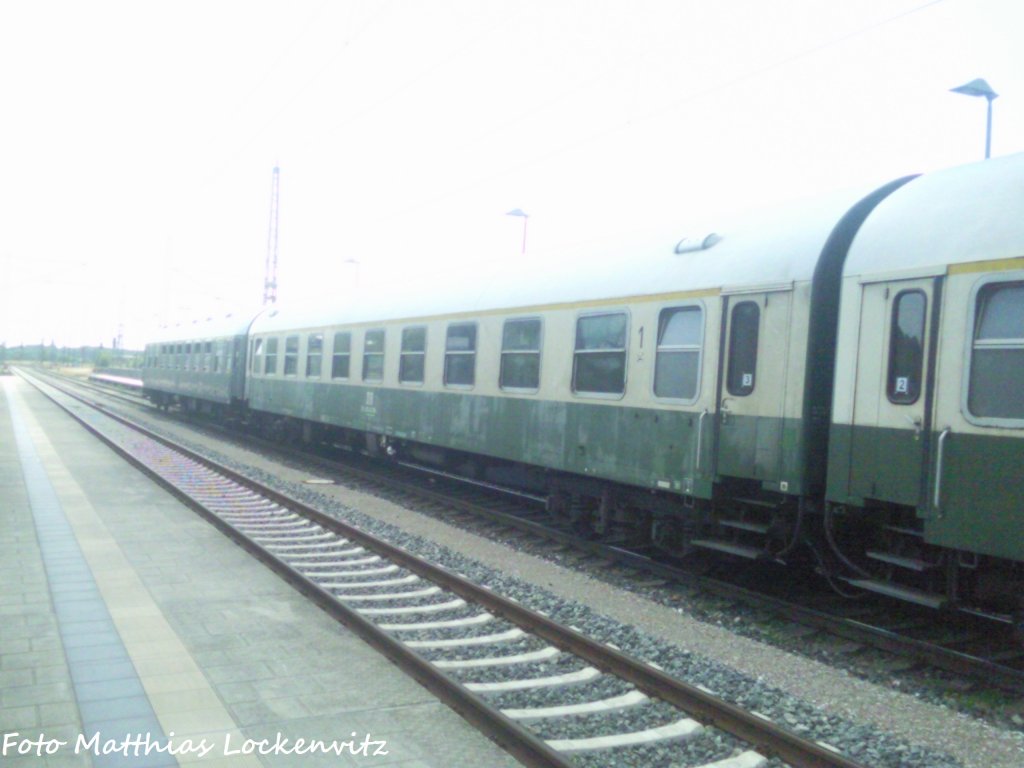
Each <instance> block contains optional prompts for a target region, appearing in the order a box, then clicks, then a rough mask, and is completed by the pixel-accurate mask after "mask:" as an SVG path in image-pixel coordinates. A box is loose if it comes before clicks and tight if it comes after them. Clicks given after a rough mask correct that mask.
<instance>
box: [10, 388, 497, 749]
mask: <svg viewBox="0 0 1024 768" xmlns="http://www.w3.org/2000/svg"><path fill="white" fill-rule="evenodd" d="M0 584H2V586H3V588H2V590H0V740H2V741H0V754H2V756H0V763H2V764H3V765H4V766H5V768H8V767H9V768H19V767H20V766H33V768H34V767H36V766H42V765H47V766H89V765H95V766H133V767H134V766H147V767H148V766H173V765H191V764H194V763H195V764H201V765H204V766H211V767H212V766H218V767H220V766H224V767H228V766H230V767H231V768H234V767H235V766H271V767H277V766H303V768H305V767H307V766H309V767H310V768H313V767H315V766H326V765H331V766H389V767H393V768H399V767H400V768H426V767H428V766H431V767H433V766H438V767H441V766H444V767H446V768H447V767H448V766H484V765H486V766H494V767H496V768H501V767H503V766H512V765H516V763H515V761H514V760H513V759H512V758H511V757H510V756H508V755H507V754H506V753H505V752H503V751H502V750H501V749H500V748H498V747H497V746H496V745H494V744H492V743H491V742H489V741H488V740H487V739H485V738H484V737H483V736H481V735H480V734H478V733H477V732H476V731H474V730H473V729H472V727H471V726H470V725H468V724H467V723H465V722H464V721H463V720H462V719H461V718H460V717H459V716H458V715H457V714H455V713H454V712H452V711H451V710H450V709H448V708H447V707H445V706H444V705H443V704H441V703H439V702H438V701H437V700H436V699H434V697H433V696H432V695H431V694H430V693H429V692H427V691H426V690H425V689H423V688H421V687H420V686H419V685H418V684H417V683H416V682H414V681H413V680H411V679H409V678H408V677H406V676H405V675H404V674H403V673H401V672H400V671H399V670H398V669H396V668H395V667H394V666H392V665H391V664H390V662H388V661H387V660H386V659H384V658H382V657H381V656H379V655H378V654H377V653H376V652H374V651H373V650H372V649H370V648H369V647H368V646H366V645H365V644H364V643H363V642H362V641H361V640H360V639H359V638H358V637H356V636H355V635H354V634H352V633H350V632H349V631H348V630H347V629H346V628H345V627H343V626H342V625H339V624H337V623H336V622H335V621H333V620H332V619H331V618H329V617H328V616H327V615H326V614H325V613H323V612H322V611H320V610H319V609H318V608H316V607H315V606H313V605H312V604H311V603H309V602H308V601H307V600H306V599H305V598H303V597H302V596H301V595H299V594H298V593H297V592H295V591H294V590H293V589H292V588H291V587H289V586H288V585H287V584H286V583H284V582H283V581H282V580H280V579H279V578H278V577H277V576H276V575H275V574H273V573H272V572H271V571H270V570H268V569H267V568H265V567H264V566H263V565H262V564H260V563H259V562H257V561H256V560H255V559H253V558H251V557H250V556H249V555H248V554H246V553H245V551H243V550H242V549H241V548H239V547H238V546H236V545H235V544H233V543H232V542H230V541H229V540H228V539H227V538H225V537H224V536H223V535H221V534H220V533H219V532H218V531H216V530H215V529H214V528H213V527H212V526H210V525H208V524H207V523H206V522H204V521H203V520H202V519H201V518H199V517H198V516H197V515H196V514H195V513H194V512H192V511H191V510H190V509H188V508H187V507H185V506H184V505H182V504H181V503H180V502H179V501H178V500H176V499H174V498H173V497H172V496H170V495H169V494H167V493H166V492H165V491H164V490H163V489H161V488H160V487H159V486H157V485H156V484H155V483H153V482H152V481H151V480H149V479H148V478H146V477H145V476H143V475H142V474H140V473H139V472H138V471H137V470H136V469H134V468H133V467H131V466H129V465H128V464H126V463H125V462H124V461H123V460H122V459H120V458H119V457H118V456H117V455H116V454H114V453H113V452H112V451H111V450H110V449H109V448H107V447H106V446H105V445H103V444H102V443H100V442H99V441H98V440H97V439H96V438H95V437H93V436H92V435H91V434H89V433H88V432H87V431H85V430H84V429H83V428H81V427H80V426H78V424H77V423H75V422H74V421H73V420H72V419H71V418H70V417H68V416H67V415H66V414H65V413H64V412H63V411H61V410H60V409H59V408H57V407H56V406H55V405H53V404H52V403H51V402H50V401H49V400H47V399H46V398H44V397H43V396H42V395H41V394H40V393H38V392H37V391H36V390H35V389H33V388H32V387H31V386H30V385H29V384H27V383H26V382H24V381H23V380H21V379H18V378H15V377H8V376H4V377H2V378H0Z"/></svg>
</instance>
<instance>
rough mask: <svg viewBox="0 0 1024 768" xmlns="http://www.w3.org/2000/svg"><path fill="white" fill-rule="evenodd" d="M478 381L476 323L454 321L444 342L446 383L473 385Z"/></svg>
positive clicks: (448, 384)
mask: <svg viewBox="0 0 1024 768" xmlns="http://www.w3.org/2000/svg"><path fill="white" fill-rule="evenodd" d="M475 381H476V323H452V324H451V325H449V326H448V334H447V336H446V338H445V343H444V383H445V384H446V385H447V386H455V387H471V386H473V383H474V382H475Z"/></svg>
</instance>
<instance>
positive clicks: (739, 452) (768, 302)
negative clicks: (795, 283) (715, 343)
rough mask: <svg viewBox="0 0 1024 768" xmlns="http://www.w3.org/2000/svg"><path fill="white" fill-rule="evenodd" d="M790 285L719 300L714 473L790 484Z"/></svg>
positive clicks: (767, 484) (773, 483)
mask: <svg viewBox="0 0 1024 768" xmlns="http://www.w3.org/2000/svg"><path fill="white" fill-rule="evenodd" d="M792 303H793V292H792V289H791V286H786V287H785V289H780V290H775V291H764V292H756V293H754V292H750V293H746V292H745V293H736V294H732V295H729V296H727V297H726V298H725V299H724V302H723V311H724V313H725V316H724V318H723V323H722V328H723V333H724V346H723V353H724V354H723V358H722V363H721V367H720V374H719V386H718V392H719V394H718V398H719V400H718V441H717V457H716V458H717V464H716V469H717V474H718V475H719V476H729V477H738V478H746V479H751V480H759V481H761V483H763V484H765V485H766V486H768V487H774V488H775V489H779V484H780V483H785V484H786V485H785V486H783V487H784V488H788V484H789V480H790V477H789V474H790V473H789V470H787V466H788V462H787V461H786V459H785V456H784V453H785V429H784V427H785V422H784V417H785V402H786V386H787V383H788V382H787V379H788V372H789V365H788V363H789V356H790V349H789V345H790V326H791V312H792Z"/></svg>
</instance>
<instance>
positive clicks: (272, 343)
mask: <svg viewBox="0 0 1024 768" xmlns="http://www.w3.org/2000/svg"><path fill="white" fill-rule="evenodd" d="M266 360H267V367H266V368H264V369H263V372H264V373H266V374H268V375H272V374H275V373H277V339H267V357H266Z"/></svg>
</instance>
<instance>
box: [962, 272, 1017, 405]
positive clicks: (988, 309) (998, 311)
mask: <svg viewBox="0 0 1024 768" xmlns="http://www.w3.org/2000/svg"><path fill="white" fill-rule="evenodd" d="M971 347H972V348H971V370H970V381H969V385H968V390H967V408H968V410H969V411H970V413H971V415H972V416H978V417H981V418H989V419H1014V420H1019V419H1024V386H1021V382H1022V381H1024V282H1014V283H990V284H988V285H985V286H983V287H982V289H981V290H980V291H978V298H977V304H976V305H975V318H974V337H973V341H972V345H971Z"/></svg>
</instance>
